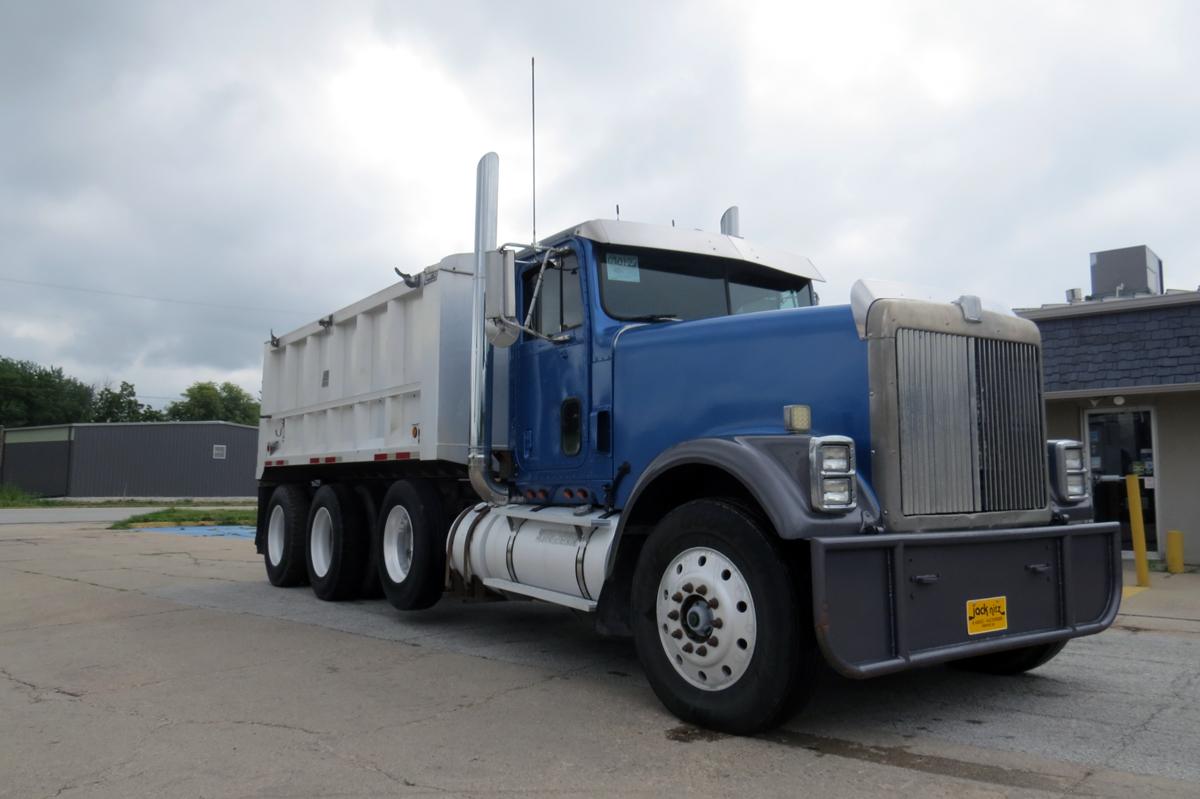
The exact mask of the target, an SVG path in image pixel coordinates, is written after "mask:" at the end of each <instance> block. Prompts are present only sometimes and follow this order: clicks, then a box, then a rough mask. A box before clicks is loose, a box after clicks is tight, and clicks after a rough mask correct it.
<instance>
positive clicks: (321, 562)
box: [308, 508, 333, 577]
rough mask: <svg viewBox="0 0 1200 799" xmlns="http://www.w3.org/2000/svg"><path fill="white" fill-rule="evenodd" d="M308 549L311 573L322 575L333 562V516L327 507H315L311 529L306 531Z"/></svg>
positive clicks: (326, 572)
mask: <svg viewBox="0 0 1200 799" xmlns="http://www.w3.org/2000/svg"><path fill="white" fill-rule="evenodd" d="M308 550H309V554H310V556H311V557H312V567H313V573H314V574H315V575H317V576H318V577H324V576H325V575H326V574H328V573H329V566H330V564H331V563H332V562H333V517H332V516H330V515H329V509H328V508H317V512H316V513H314V514H313V522H312V529H311V530H309V533H308Z"/></svg>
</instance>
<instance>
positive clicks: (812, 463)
mask: <svg viewBox="0 0 1200 799" xmlns="http://www.w3.org/2000/svg"><path fill="white" fill-rule="evenodd" d="M808 465H809V473H810V476H811V479H812V504H813V508H815V509H816V510H821V511H828V512H837V513H841V512H845V511H848V510H853V509H854V506H855V496H854V485H855V484H854V440H853V439H850V438H847V437H846V436H814V437H813V438H812V439H810V440H809V444H808Z"/></svg>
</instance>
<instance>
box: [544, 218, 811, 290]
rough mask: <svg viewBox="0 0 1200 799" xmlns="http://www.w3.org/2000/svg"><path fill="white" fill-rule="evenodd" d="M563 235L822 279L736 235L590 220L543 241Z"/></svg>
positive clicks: (786, 255) (799, 262)
mask: <svg viewBox="0 0 1200 799" xmlns="http://www.w3.org/2000/svg"><path fill="white" fill-rule="evenodd" d="M566 236H579V237H580V238H585V239H590V240H592V241H594V242H596V243H598V244H613V245H617V246H619V247H620V246H624V247H644V248H646V249H650V250H669V251H672V252H687V253H695V254H696V255H711V256H713V257H716V258H730V259H733V260H735V261H745V262H746V263H751V264H755V265H757V266H761V267H764V268H767V269H771V270H774V271H776V272H783V273H785V274H789V275H795V276H796V277H804V278H808V279H809V280H820V281H824V280H825V278H824V277H822V275H821V272H820V271H819V270H818V269H817V267H816V266H814V265H813V262H812V261H810V260H809V259H808V258H805V257H804V256H803V255H796V254H795V253H790V252H787V251H785V250H775V249H771V248H769V247H761V246H759V245H757V244H752V243H750V242H749V241H747V240H746V239H743V238H740V237H738V236H726V235H724V234H722V233H709V232H706V231H703V230H685V229H683V228H677V227H667V226H665V225H648V224H645V223H643V222H622V221H620V220H617V219H592V220H589V221H587V222H583V223H582V224H579V225H575V226H574V227H570V228H567V229H566V230H562V231H559V232H558V233H556V234H554V235H553V236H550V237H548V238H546V239H545V240H544V241H546V242H554V241H559V240H561V239H562V238H564V237H566Z"/></svg>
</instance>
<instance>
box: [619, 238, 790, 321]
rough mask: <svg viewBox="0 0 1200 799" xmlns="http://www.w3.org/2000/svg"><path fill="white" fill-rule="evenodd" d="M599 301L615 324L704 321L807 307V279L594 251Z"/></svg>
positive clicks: (679, 257) (656, 254) (682, 258)
mask: <svg viewBox="0 0 1200 799" xmlns="http://www.w3.org/2000/svg"><path fill="white" fill-rule="evenodd" d="M597 261H598V263H599V264H600V298H601V300H602V301H603V303H604V310H605V312H606V313H607V314H608V315H609V316H611V317H613V318H614V319H654V318H660V317H661V318H674V319H682V320H687V319H706V318H708V317H712V316H729V315H731V314H743V313H753V312H755V311H775V310H779V309H780V308H801V307H805V306H808V305H812V304H813V303H812V285H811V283H810V281H809V280H808V279H807V278H803V277H795V276H793V275H786V274H782V273H780V272H773V271H767V270H765V269H760V268H757V267H755V266H753V265H751V264H747V263H744V262H742V261H733V260H728V259H725V258H709V257H706V256H703V255H693V254H690V253H678V252H670V251H667V250H644V249H634V248H628V247H619V248H618V247H612V248H607V247H598V248H597Z"/></svg>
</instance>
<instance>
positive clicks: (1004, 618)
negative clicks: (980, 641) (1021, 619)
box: [967, 596, 1008, 635]
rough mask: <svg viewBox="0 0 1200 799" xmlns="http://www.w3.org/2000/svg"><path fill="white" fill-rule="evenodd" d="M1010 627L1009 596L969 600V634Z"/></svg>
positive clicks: (991, 631)
mask: <svg viewBox="0 0 1200 799" xmlns="http://www.w3.org/2000/svg"><path fill="white" fill-rule="evenodd" d="M1007 629H1008V597H1003V596H990V597H987V598H986V599H968V600H967V635H979V634H980V633H994V632H996V631H997V630H1007Z"/></svg>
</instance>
